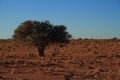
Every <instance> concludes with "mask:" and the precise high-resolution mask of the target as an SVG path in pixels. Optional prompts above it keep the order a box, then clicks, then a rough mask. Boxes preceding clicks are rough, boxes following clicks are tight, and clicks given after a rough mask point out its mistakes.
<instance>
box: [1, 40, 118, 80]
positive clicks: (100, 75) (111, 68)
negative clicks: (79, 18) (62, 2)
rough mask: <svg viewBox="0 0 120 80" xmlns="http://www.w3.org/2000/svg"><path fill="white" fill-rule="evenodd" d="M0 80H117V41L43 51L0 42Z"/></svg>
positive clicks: (83, 42) (76, 43)
mask: <svg viewBox="0 0 120 80" xmlns="http://www.w3.org/2000/svg"><path fill="white" fill-rule="evenodd" d="M0 80H120V40H119V39H101V40H100V39H99V40H94V39H79V40H70V43H69V44H67V45H63V44H61V45H60V44H59V45H58V44H52V45H49V46H47V47H46V49H45V57H39V55H38V51H37V48H36V47H34V46H31V45H30V44H29V43H27V42H24V43H22V42H16V41H14V40H0Z"/></svg>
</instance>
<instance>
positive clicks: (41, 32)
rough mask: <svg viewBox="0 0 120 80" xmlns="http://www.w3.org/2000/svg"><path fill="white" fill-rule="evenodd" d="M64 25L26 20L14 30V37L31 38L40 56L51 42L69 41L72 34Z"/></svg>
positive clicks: (18, 38)
mask: <svg viewBox="0 0 120 80" xmlns="http://www.w3.org/2000/svg"><path fill="white" fill-rule="evenodd" d="M66 29H67V28H66V27H65V26H64V25H52V24H51V23H50V22H49V21H44V22H39V21H31V20H28V21H25V22H23V23H22V24H21V25H19V26H18V28H17V29H16V30H15V31H14V35H13V39H16V40H19V41H20V40H27V41H28V40H30V41H31V42H32V43H33V44H34V45H35V46H36V47H37V48H38V52H39V56H44V50H45V48H46V46H47V45H49V44H50V43H68V42H69V38H70V37H71V35H70V34H69V33H68V32H67V31H66Z"/></svg>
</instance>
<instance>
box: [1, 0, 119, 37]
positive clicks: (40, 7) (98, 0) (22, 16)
mask: <svg viewBox="0 0 120 80" xmlns="http://www.w3.org/2000/svg"><path fill="white" fill-rule="evenodd" d="M26 20H37V21H45V20H49V21H50V22H51V23H52V24H55V25H57V24H58V25H59V24H63V25H65V26H67V30H68V32H69V33H70V34H72V36H73V38H113V37H117V38H120V0H0V38H2V39H6V38H11V37H12V35H13V33H14V30H15V29H16V28H17V27H18V26H19V25H20V24H21V23H22V22H24V21H26Z"/></svg>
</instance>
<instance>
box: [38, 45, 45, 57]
mask: <svg viewBox="0 0 120 80" xmlns="http://www.w3.org/2000/svg"><path fill="white" fill-rule="evenodd" d="M44 49H45V46H38V52H39V56H41V57H44Z"/></svg>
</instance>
